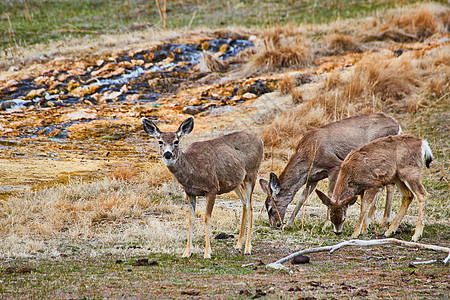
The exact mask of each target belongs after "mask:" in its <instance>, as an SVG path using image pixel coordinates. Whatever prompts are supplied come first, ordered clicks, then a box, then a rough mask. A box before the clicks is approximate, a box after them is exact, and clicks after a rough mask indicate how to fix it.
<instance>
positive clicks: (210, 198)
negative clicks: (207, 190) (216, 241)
mask: <svg viewBox="0 0 450 300" xmlns="http://www.w3.org/2000/svg"><path fill="white" fill-rule="evenodd" d="M215 201H216V195H215V194H212V195H206V212H205V258H211V242H210V236H211V234H210V231H211V223H210V221H211V213H212V210H213V207H214V202H215Z"/></svg>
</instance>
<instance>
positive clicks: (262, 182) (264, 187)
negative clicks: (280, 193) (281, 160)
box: [259, 179, 269, 195]
mask: <svg viewBox="0 0 450 300" xmlns="http://www.w3.org/2000/svg"><path fill="white" fill-rule="evenodd" d="M259 185H260V186H261V189H262V190H263V192H264V193H265V194H267V195H269V182H268V181H267V180H265V179H260V180H259Z"/></svg>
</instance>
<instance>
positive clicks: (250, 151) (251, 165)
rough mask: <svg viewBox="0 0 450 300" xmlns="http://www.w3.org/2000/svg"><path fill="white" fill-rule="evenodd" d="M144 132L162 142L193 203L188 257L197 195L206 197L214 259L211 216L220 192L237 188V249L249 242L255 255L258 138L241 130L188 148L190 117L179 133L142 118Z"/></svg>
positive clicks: (207, 232)
mask: <svg viewBox="0 0 450 300" xmlns="http://www.w3.org/2000/svg"><path fill="white" fill-rule="evenodd" d="M142 124H143V127H144V130H145V131H146V132H147V133H148V134H149V135H150V136H151V137H153V138H155V139H156V140H157V141H158V142H159V145H160V152H161V155H162V159H163V162H164V164H165V165H166V166H167V168H168V169H169V170H170V172H171V173H172V174H173V175H174V176H175V178H176V179H177V180H178V182H179V183H180V184H181V185H182V186H183V188H184V191H185V193H186V197H187V200H188V203H189V205H190V214H189V233H188V242H187V245H186V250H185V251H184V254H183V257H189V256H191V249H192V236H193V234H194V219H195V206H196V197H197V196H205V197H206V213H205V224H206V230H205V258H211V246H210V219H211V212H212V210H213V207H214V202H215V199H216V195H220V194H223V193H228V192H231V191H233V190H234V191H235V192H236V194H237V195H238V196H239V198H240V199H241V201H242V204H243V207H242V219H241V227H240V231H239V238H238V242H237V245H236V249H238V250H240V249H241V248H242V246H243V241H244V231H245V220H247V240H246V243H245V251H244V254H245V255H249V254H251V248H252V246H251V232H252V218H253V211H252V192H253V189H254V187H255V182H256V177H257V174H258V169H259V165H260V164H261V160H262V156H263V142H262V141H261V139H260V138H259V137H257V136H254V135H252V134H249V133H246V132H243V131H238V132H233V133H230V134H227V135H224V136H221V137H218V138H215V139H212V140H207V141H203V142H195V143H192V144H191V145H190V146H189V147H188V148H187V149H186V150H185V151H184V152H183V151H181V148H180V141H181V139H182V138H183V137H184V136H186V135H188V134H189V133H190V132H191V131H192V129H193V128H194V118H193V117H190V118H188V119H186V120H185V121H184V122H183V123H182V124H181V125H180V126H179V128H178V130H177V131H176V132H162V131H161V130H159V128H158V127H157V126H156V125H155V124H154V123H153V122H152V121H150V120H149V119H147V118H142Z"/></svg>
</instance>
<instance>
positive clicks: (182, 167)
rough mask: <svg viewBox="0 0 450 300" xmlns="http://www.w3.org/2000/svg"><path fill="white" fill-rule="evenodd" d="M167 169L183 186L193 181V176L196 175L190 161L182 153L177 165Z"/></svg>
mask: <svg viewBox="0 0 450 300" xmlns="http://www.w3.org/2000/svg"><path fill="white" fill-rule="evenodd" d="M167 168H168V169H169V171H170V172H171V173H172V174H173V175H174V176H175V178H176V179H177V180H178V182H179V183H180V184H181V185H183V186H184V185H186V184H188V182H189V181H190V180H192V176H194V175H195V170H194V168H193V167H192V165H191V164H190V163H189V159H188V158H187V157H186V156H185V155H183V153H180V155H179V157H178V160H177V162H176V163H175V164H173V165H171V166H167Z"/></svg>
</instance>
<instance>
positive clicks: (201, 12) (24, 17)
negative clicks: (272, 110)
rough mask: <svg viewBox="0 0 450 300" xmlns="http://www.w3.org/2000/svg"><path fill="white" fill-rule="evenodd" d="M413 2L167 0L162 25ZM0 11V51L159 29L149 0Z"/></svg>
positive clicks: (40, 4) (249, 21)
mask: <svg viewBox="0 0 450 300" xmlns="http://www.w3.org/2000/svg"><path fill="white" fill-rule="evenodd" d="M414 2H419V1H400V0H389V1H369V0H364V1H356V2H355V1H350V0H344V1H337V2H336V1H331V2H322V3H320V5H318V3H317V1H313V0H304V1H287V0H283V1H254V0H252V1H218V0H213V1H193V0H190V1H168V7H167V19H168V21H167V22H168V24H167V28H170V29H177V28H185V27H188V26H189V25H191V27H209V28H211V27H213V28H222V27H228V26H233V25H239V26H245V27H250V26H257V27H266V26H272V25H284V24H287V23H289V22H294V23H297V24H301V23H326V22H330V21H333V20H336V19H337V18H339V17H341V18H353V17H359V16H364V15H366V14H368V13H370V12H372V11H374V10H383V9H390V8H393V7H395V6H397V5H406V4H409V3H414ZM438 2H441V3H445V1H438ZM339 3H340V4H339ZM0 12H1V15H0V49H5V51H7V50H6V49H9V48H14V47H16V46H25V47H26V46H31V45H33V44H37V43H45V42H48V41H50V40H64V39H70V38H73V37H79V36H96V35H99V34H103V33H120V32H129V31H134V30H137V29H144V28H150V27H151V28H161V21H160V18H159V13H158V10H157V7H156V4H155V2H154V1H153V2H152V1H144V0H127V1H118V0H111V1H103V0H89V1H88V0H77V1H69V0H53V1H50V0H42V1H41V0H24V1H1V2H0ZM0 55H1V54H0Z"/></svg>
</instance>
